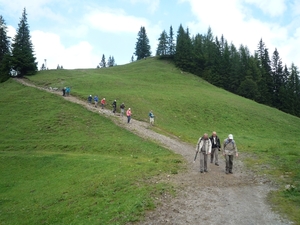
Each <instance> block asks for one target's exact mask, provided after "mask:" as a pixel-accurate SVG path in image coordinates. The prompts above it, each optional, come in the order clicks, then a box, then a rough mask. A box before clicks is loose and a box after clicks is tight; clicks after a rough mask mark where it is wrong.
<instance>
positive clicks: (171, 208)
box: [16, 79, 293, 225]
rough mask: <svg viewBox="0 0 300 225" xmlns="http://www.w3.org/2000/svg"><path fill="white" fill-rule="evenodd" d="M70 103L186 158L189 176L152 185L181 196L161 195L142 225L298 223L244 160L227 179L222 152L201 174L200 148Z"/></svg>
mask: <svg viewBox="0 0 300 225" xmlns="http://www.w3.org/2000/svg"><path fill="white" fill-rule="evenodd" d="M16 81H18V82H20V83H22V84H23V85H26V86H30V87H34V88H38V89H40V90H44V91H48V92H50V93H53V94H57V95H61V91H51V90H50V89H47V88H42V87H37V86H35V85H34V84H32V83H30V82H29V81H27V80H26V79H16ZM65 100H67V101H70V102H74V103H77V104H80V105H82V106H84V107H86V108H87V109H89V110H91V111H94V112H96V113H100V114H103V115H104V116H106V117H109V118H110V119H112V120H113V121H114V122H115V123H116V124H117V125H118V126H121V127H123V128H125V129H127V130H129V131H131V132H133V133H135V134H137V135H138V136H141V137H143V138H146V139H150V140H153V141H155V142H157V143H159V144H160V145H162V146H164V147H166V148H168V149H170V150H172V151H174V152H175V153H178V154H181V155H182V156H183V157H184V158H185V159H186V161H187V168H188V169H187V171H186V172H184V173H181V174H176V175H168V176H167V177H159V178H156V180H153V181H152V182H165V181H170V182H171V183H173V184H174V186H175V187H176V193H177V195H176V197H171V196H168V195H163V196H161V199H158V204H159V205H158V207H157V209H156V210H154V211H150V212H147V214H146V217H145V220H144V221H142V222H139V224H153V225H157V224H222V225H224V224H226V225H227V224H239V225H250V224H251V225H252V224H253V225H254V224H272V225H275V224H276V225H277V224H278V225H281V224H293V223H292V222H290V221H288V220H286V219H283V218H282V217H280V216H279V215H278V214H276V213H274V212H273V211H272V210H271V207H270V205H268V203H267V202H266V196H267V194H268V192H269V191H270V190H272V189H273V188H272V185H271V184H270V183H269V181H268V179H267V178H265V177H261V176H257V175H255V174H253V173H251V172H248V171H246V170H245V169H244V166H243V163H242V161H241V160H240V159H235V160H234V168H233V172H234V174H232V175H226V174H225V171H224V168H225V165H224V158H223V157H222V156H221V154H219V164H220V166H216V165H214V164H210V163H209V168H208V169H209V171H208V173H203V174H201V173H200V172H199V161H197V162H196V163H195V164H194V163H192V162H193V158H194V155H195V150H194V149H195V146H191V145H189V144H187V143H184V142H181V141H180V140H177V139H173V138H170V137H167V136H164V135H162V134H158V133H156V132H154V131H153V130H151V129H149V125H148V123H145V122H141V121H137V120H135V119H132V120H131V123H130V124H127V120H126V117H125V116H124V117H120V116H115V115H113V114H112V112H111V111H110V110H106V109H104V110H102V109H100V108H94V107H93V106H89V105H88V104H87V102H85V101H82V100H80V99H78V98H75V97H73V96H69V97H65ZM196 141H197V140H195V142H196ZM241 155H243V153H241Z"/></svg>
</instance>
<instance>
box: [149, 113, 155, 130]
mask: <svg viewBox="0 0 300 225" xmlns="http://www.w3.org/2000/svg"><path fill="white" fill-rule="evenodd" d="M149 118H150V125H152V126H154V114H153V112H152V110H150V112H149Z"/></svg>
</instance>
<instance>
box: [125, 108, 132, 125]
mask: <svg viewBox="0 0 300 225" xmlns="http://www.w3.org/2000/svg"><path fill="white" fill-rule="evenodd" d="M126 116H127V123H130V120H131V109H130V108H129V109H128V110H127V112H126Z"/></svg>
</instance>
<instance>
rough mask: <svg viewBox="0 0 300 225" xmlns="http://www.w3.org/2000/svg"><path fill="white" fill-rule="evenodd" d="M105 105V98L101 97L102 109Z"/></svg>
mask: <svg viewBox="0 0 300 225" xmlns="http://www.w3.org/2000/svg"><path fill="white" fill-rule="evenodd" d="M105 105H106V100H105V98H102V100H101V108H102V109H104V107H105Z"/></svg>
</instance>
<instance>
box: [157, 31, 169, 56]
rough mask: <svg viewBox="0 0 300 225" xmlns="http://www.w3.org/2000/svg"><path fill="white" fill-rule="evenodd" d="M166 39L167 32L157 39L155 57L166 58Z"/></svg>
mask: <svg viewBox="0 0 300 225" xmlns="http://www.w3.org/2000/svg"><path fill="white" fill-rule="evenodd" d="M168 38H169V37H168V35H167V32H166V31H165V30H164V31H163V32H162V33H161V35H160V37H159V38H158V41H159V42H158V46H157V50H156V55H157V56H166V55H167V54H168Z"/></svg>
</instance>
